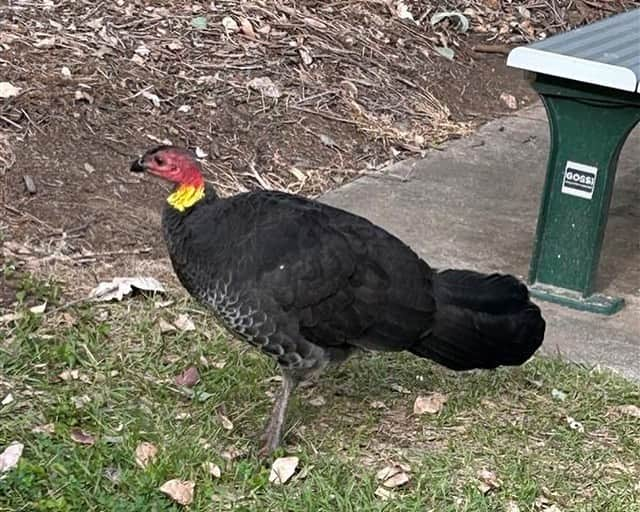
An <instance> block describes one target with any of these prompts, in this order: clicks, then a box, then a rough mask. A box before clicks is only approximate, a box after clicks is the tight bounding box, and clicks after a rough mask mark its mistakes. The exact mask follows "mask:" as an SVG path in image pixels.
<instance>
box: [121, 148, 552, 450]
mask: <svg viewBox="0 0 640 512" xmlns="http://www.w3.org/2000/svg"><path fill="white" fill-rule="evenodd" d="M131 170H132V171H134V172H147V173H149V174H152V175H155V176H157V177H159V178H163V179H165V180H168V181H169V182H172V183H174V189H173V192H172V193H171V195H170V196H169V197H168V198H167V204H166V206H165V208H164V213H163V217H162V226H163V233H164V238H165V241H166V246H167V249H168V252H169V256H170V258H171V262H172V265H173V268H174V270H175V272H176V274H177V276H178V278H179V280H180V282H181V283H182V285H183V286H184V287H185V288H186V290H187V291H188V292H189V293H190V294H191V295H192V296H193V297H195V298H196V299H197V300H198V301H199V302H201V303H203V304H205V305H206V306H208V307H209V308H210V309H211V311H212V312H213V313H214V314H215V316H216V317H217V318H218V319H219V320H220V321H221V322H222V323H223V324H224V325H225V327H226V328H227V329H228V330H229V331H231V332H232V333H233V334H234V335H236V336H237V337H239V338H241V339H243V340H245V341H247V342H248V343H250V344H251V345H253V346H255V347H257V348H259V349H260V350H261V351H262V352H263V353H264V354H266V355H267V356H269V357H272V358H273V359H275V360H276V361H277V363H278V365H279V366H280V368H281V370H282V374H283V383H282V388H281V390H280V392H279V394H278V396H277V398H276V401H275V404H274V407H273V412H272V415H271V418H270V419H269V421H268V424H267V427H266V430H265V435H264V445H263V447H262V450H261V453H262V454H263V455H268V454H270V453H271V452H273V450H275V449H276V448H277V447H278V445H279V443H280V439H281V433H282V427H283V423H284V420H285V415H286V409H287V404H288V401H289V397H290V395H291V392H292V391H293V390H294V388H295V387H296V385H297V384H298V383H299V382H301V381H302V380H306V379H308V378H310V377H311V376H313V375H314V374H316V373H318V372H320V371H321V370H322V369H323V368H324V367H325V366H326V365H327V364H329V363H339V362H341V361H344V360H345V359H346V358H347V357H348V356H349V355H350V354H352V353H353V352H355V351H358V350H373V351H403V350H404V351H408V352H411V353H412V354H415V355H416V356H419V357H423V358H427V359H431V360H433V361H436V362H437V363H439V364H441V365H444V366H446V367H447V368H451V369H453V370H470V369H474V368H496V367H497V366H500V365H520V364H522V363H524V362H525V361H526V360H527V359H529V358H530V357H531V356H532V354H533V353H534V352H535V351H536V350H537V349H538V347H539V346H540V345H541V343H542V341H543V338H544V331H545V321H544V320H543V318H542V316H541V314H540V309H539V308H538V307H537V306H536V305H535V304H533V303H532V302H531V301H530V300H529V294H528V290H527V287H526V286H525V285H524V284H523V283H521V282H520V281H518V280H517V279H516V278H515V277H513V276H510V275H500V274H491V275H485V274H480V273H477V272H473V271H468V270H443V271H437V270H435V269H433V268H431V267H430V266H429V265H428V264H427V263H426V262H425V261H424V260H423V259H421V258H420V257H418V256H417V255H416V253H415V252H413V251H412V250H411V249H410V248H409V247H408V246H407V245H406V244H404V243H403V242H402V241H400V240H399V239H398V238H396V237H394V236H393V235H391V234H390V233H388V232H387V231H385V230H384V229H382V228H380V227H378V226H376V225H374V224H372V223H371V222H369V221H368V220H366V219H365V218H363V217H360V216H358V215H354V214H352V213H349V212H347V211H344V210H341V209H338V208H334V207H331V206H328V205H326V204H322V203H320V202H317V201H314V200H310V199H306V198H304V197H300V196H297V195H292V194H287V193H282V192H274V191H255V192H247V193H242V194H238V195H235V196H232V197H229V198H224V199H223V198H220V197H218V195H217V194H216V191H215V190H214V189H213V188H212V187H211V186H210V185H209V184H205V181H204V179H203V176H202V173H201V168H200V165H199V163H198V161H197V159H196V158H195V156H194V155H193V154H192V153H191V152H189V151H188V150H186V149H182V148H178V147H174V146H160V147H156V148H154V149H151V150H149V151H147V152H146V153H145V154H144V155H143V156H141V157H140V158H139V159H138V160H136V161H135V162H133V164H132V165H131Z"/></svg>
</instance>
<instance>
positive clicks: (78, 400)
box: [71, 395, 91, 409]
mask: <svg viewBox="0 0 640 512" xmlns="http://www.w3.org/2000/svg"><path fill="white" fill-rule="evenodd" d="M71 403H73V405H74V406H75V408H76V409H82V408H83V407H84V406H85V405H87V404H88V403H91V398H90V397H89V395H82V396H72V397H71Z"/></svg>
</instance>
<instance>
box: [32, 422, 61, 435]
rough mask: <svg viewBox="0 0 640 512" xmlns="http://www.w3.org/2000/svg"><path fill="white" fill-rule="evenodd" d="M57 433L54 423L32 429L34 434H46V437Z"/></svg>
mask: <svg viewBox="0 0 640 512" xmlns="http://www.w3.org/2000/svg"><path fill="white" fill-rule="evenodd" d="M55 431H56V427H55V425H54V424H53V423H46V424H44V425H36V426H35V427H33V428H32V429H31V432H33V433H34V434H44V435H50V434H54V433H55Z"/></svg>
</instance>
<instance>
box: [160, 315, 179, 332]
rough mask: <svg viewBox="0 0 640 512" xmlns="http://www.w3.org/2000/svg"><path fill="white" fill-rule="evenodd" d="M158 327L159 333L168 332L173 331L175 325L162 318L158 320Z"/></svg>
mask: <svg viewBox="0 0 640 512" xmlns="http://www.w3.org/2000/svg"><path fill="white" fill-rule="evenodd" d="M158 327H159V328H160V334H166V333H168V332H174V331H175V330H176V326H175V325H173V324H170V323H169V322H167V321H166V320H165V319H164V318H161V319H160V320H158Z"/></svg>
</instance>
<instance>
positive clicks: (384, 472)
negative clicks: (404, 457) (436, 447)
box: [376, 464, 411, 489]
mask: <svg viewBox="0 0 640 512" xmlns="http://www.w3.org/2000/svg"><path fill="white" fill-rule="evenodd" d="M410 470H411V468H410V467H409V466H407V465H406V464H394V465H392V466H385V467H384V468H382V469H381V470H380V471H378V472H377V473H376V479H377V480H380V481H382V485H383V487H386V488H387V489H394V488H396V487H401V486H403V485H405V484H406V483H407V482H409V475H408V474H407V473H408V472H409V471H410Z"/></svg>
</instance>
